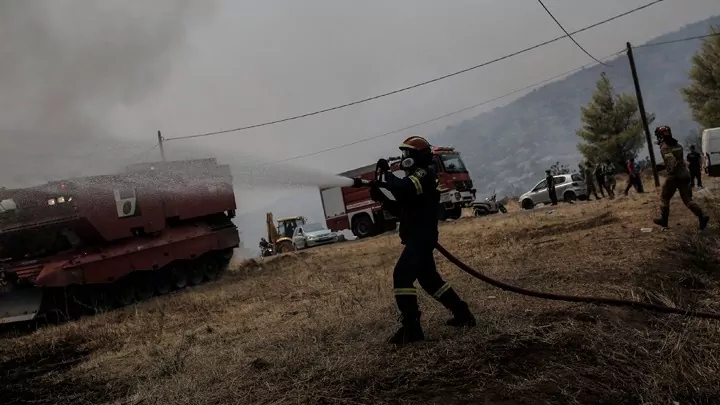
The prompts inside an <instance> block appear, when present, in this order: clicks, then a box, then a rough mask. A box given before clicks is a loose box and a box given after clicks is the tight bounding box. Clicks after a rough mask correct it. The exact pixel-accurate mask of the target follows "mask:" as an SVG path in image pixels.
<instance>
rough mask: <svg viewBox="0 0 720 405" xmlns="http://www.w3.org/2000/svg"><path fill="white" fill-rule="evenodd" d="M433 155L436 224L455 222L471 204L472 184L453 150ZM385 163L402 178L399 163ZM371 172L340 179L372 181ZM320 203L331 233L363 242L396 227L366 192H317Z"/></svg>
mask: <svg viewBox="0 0 720 405" xmlns="http://www.w3.org/2000/svg"><path fill="white" fill-rule="evenodd" d="M433 155H434V158H433V167H434V169H435V170H436V171H437V173H438V176H439V178H440V190H441V195H440V206H439V207H438V210H439V217H440V220H445V219H447V218H453V219H457V218H459V217H460V215H461V209H462V207H468V206H470V205H472V202H473V201H474V200H475V189H474V188H473V182H472V180H471V179H470V174H469V173H468V171H467V168H466V167H465V163H464V162H463V160H462V158H461V157H460V152H458V151H456V150H455V148H451V147H433ZM389 160H390V163H391V167H392V169H393V172H394V173H395V174H396V175H398V176H400V177H403V176H405V173H404V172H403V171H402V169H400V159H399V158H391V159H389ZM374 172H375V165H370V166H364V167H361V168H358V169H355V170H350V171H347V172H345V173H340V176H345V177H360V178H362V179H366V180H372V179H373V178H374ZM320 199H321V200H322V203H323V210H324V211H325V221H326V222H327V226H328V228H330V229H332V230H333V231H336V232H337V231H341V230H345V229H350V230H352V233H353V234H354V235H355V236H357V237H358V238H364V237H368V236H373V235H376V234H378V233H382V232H384V231H387V230H392V229H395V227H396V225H397V218H395V217H393V216H392V215H391V214H390V213H389V212H386V211H384V210H383V209H382V206H381V205H380V204H379V203H376V202H375V201H373V200H372V199H371V198H370V190H369V189H367V188H353V187H333V188H321V189H320Z"/></svg>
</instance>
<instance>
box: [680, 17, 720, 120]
mask: <svg viewBox="0 0 720 405" xmlns="http://www.w3.org/2000/svg"><path fill="white" fill-rule="evenodd" d="M710 31H711V33H713V34H716V35H715V36H712V37H709V38H707V39H705V40H704V41H703V44H702V48H700V51H698V52H697V53H696V54H695V56H693V58H692V68H690V73H688V76H689V77H690V81H691V83H690V85H689V86H687V87H685V88H683V89H682V95H683V98H684V99H685V102H687V103H688V105H689V106H690V110H691V111H692V116H693V119H694V120H695V121H696V122H697V123H698V124H700V125H702V126H704V127H705V128H715V127H720V27H712V28H710Z"/></svg>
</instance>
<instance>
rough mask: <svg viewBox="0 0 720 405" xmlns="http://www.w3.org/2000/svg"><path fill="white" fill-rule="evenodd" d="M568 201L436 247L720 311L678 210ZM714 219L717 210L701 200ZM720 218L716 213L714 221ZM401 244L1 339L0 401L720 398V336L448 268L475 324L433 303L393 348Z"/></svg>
mask: <svg viewBox="0 0 720 405" xmlns="http://www.w3.org/2000/svg"><path fill="white" fill-rule="evenodd" d="M648 185H649V186H648V187H647V188H648V190H649V191H650V192H649V193H648V194H646V195H644V196H633V195H631V196H630V197H627V198H619V199H617V200H615V201H607V200H602V201H600V202H591V203H580V204H576V205H573V206H568V205H563V204H561V205H560V206H558V207H553V208H556V209H550V208H549V207H548V208H544V209H539V210H535V211H532V212H513V213H510V214H507V215H495V216H491V217H484V218H478V219H474V218H463V219H460V220H458V221H455V223H448V224H443V225H442V232H441V233H442V243H443V244H444V245H446V246H447V247H448V248H449V249H450V250H451V251H453V252H455V253H456V254H457V255H458V256H459V257H460V258H462V259H463V260H466V261H467V262H468V263H469V264H471V265H472V266H474V267H476V268H478V269H481V270H482V271H484V272H486V273H487V274H489V275H491V276H494V277H496V278H499V279H502V280H504V281H509V282H512V283H515V284H518V285H521V286H524V287H530V288H534V289H539V290H545V291H553V292H562V293H570V294H592V295H603V296H614V297H624V298H634V299H642V300H650V301H655V302H662V303H665V304H669V305H687V306H697V307H703V308H705V309H708V310H716V311H720V305H719V304H718V303H717V296H718V294H719V293H720V289H719V288H718V283H717V281H716V276H717V270H718V269H719V268H720V264H719V262H718V252H719V249H720V242H719V239H718V233H717V232H716V230H715V229H717V228H718V224H714V225H713V228H714V229H709V230H708V231H707V232H705V233H703V234H702V235H698V234H697V232H696V231H695V226H696V224H695V220H694V218H692V217H691V214H690V213H689V212H687V210H685V209H684V208H683V207H682V206H681V205H680V202H679V201H674V203H673V204H674V205H673V212H672V215H673V216H672V226H673V227H672V228H671V229H670V230H669V231H667V232H660V231H659V230H658V229H657V228H655V229H654V230H653V232H650V233H644V232H641V231H640V228H643V227H650V226H651V225H650V224H651V222H650V219H651V218H652V216H653V215H654V214H655V211H656V207H657V203H656V201H657V197H656V195H655V192H654V191H652V186H651V183H648ZM703 203H704V205H705V206H707V207H708V208H711V207H717V203H716V202H715V201H709V200H706V201H703ZM711 212H712V213H713V214H714V215H715V218H720V211H718V210H717V209H714V208H713V210H712V211H711ZM399 251H400V246H399V244H398V241H397V235H394V234H388V235H383V236H380V237H376V238H373V239H371V240H364V241H354V242H347V243H344V244H338V245H334V246H328V247H325V248H318V249H313V250H310V251H307V252H301V253H298V254H294V255H288V256H284V257H277V258H274V259H273V260H268V261H266V262H265V263H264V264H257V263H254V262H250V263H247V264H245V265H243V266H242V267H240V268H238V269H236V270H235V271H233V272H231V273H230V274H228V275H226V276H225V277H224V278H223V279H222V280H221V281H219V282H217V283H215V284H213V285H206V286H202V287H199V288H195V289H192V290H188V291H185V292H181V293H178V294H174V295H173V296H170V297H165V298H162V299H155V300H153V301H151V302H147V303H143V304H141V305H138V306H136V307H133V308H127V309H123V310H117V311H113V312H109V313H106V314H102V315H99V316H95V317H91V318H86V319H82V320H79V321H76V322H72V323H68V324H64V325H59V326H50V327H45V328H43V329H41V330H39V331H37V332H34V333H32V334H28V335H24V336H18V337H13V338H6V339H4V340H3V341H2V346H0V370H1V371H0V378H2V380H0V381H2V382H0V384H2V385H0V398H2V403H3V404H15V403H47V404H51V403H52V404H59V403H63V404H64V403H73V404H85V403H88V404H89V403H93V404H296V403H300V404H310V403H312V404H336V403H337V404H355V403H368V404H383V403H395V404H405V403H437V404H453V403H488V404H490V403H492V404H538V403H562V404H621V403H631V404H637V403H648V404H671V403H672V401H678V402H679V403H681V404H687V403H703V404H709V403H713V402H716V399H717V398H720V340H718V334H717V332H718V326H719V325H720V323H717V322H712V321H704V320H696V319H685V318H681V317H676V316H659V315H654V314H650V313H642V312H632V311H629V310H624V309H613V308H601V307H591V306H578V305H569V304H564V303H557V302H548V301H540V300H537V299H531V298H526V297H522V296H517V295H511V294H508V293H505V292H502V291H499V290H496V289H493V288H492V287H489V286H487V285H485V284H482V283H480V282H478V281H476V280H474V279H471V278H470V277H469V276H467V275H465V274H464V273H461V272H459V271H458V270H457V269H455V268H453V267H452V266H451V265H450V264H449V263H448V262H447V261H445V260H444V259H442V258H440V257H438V264H439V268H440V270H441V272H442V273H443V274H444V275H445V276H446V277H447V279H448V280H449V281H451V282H452V284H453V285H454V286H456V288H457V289H458V290H459V292H460V294H461V295H462V296H463V297H465V298H466V299H467V300H468V301H469V303H470V305H471V307H472V308H473V309H474V311H475V312H476V313H477V315H478V318H479V320H480V321H481V326H479V327H478V328H476V329H473V330H470V331H464V332H463V331H454V330H449V329H447V328H446V327H445V326H444V325H443V321H444V319H445V318H446V317H447V316H448V314H447V313H446V312H445V311H444V310H443V309H442V308H441V306H440V305H439V304H437V303H435V302H433V301H432V300H431V299H429V298H427V296H425V295H423V296H422V297H421V305H422V307H423V310H424V320H423V322H424V325H425V327H426V334H427V337H428V339H429V341H428V342H425V343H422V344H417V345H413V346H411V347H405V348H393V347H388V346H387V345H386V344H385V343H384V339H385V338H386V335H388V334H390V333H391V332H393V329H394V328H395V327H396V324H395V322H394V321H395V317H396V312H395V308H394V301H393V297H392V288H391V273H392V268H393V266H394V262H395V259H396V257H397V255H398V253H399Z"/></svg>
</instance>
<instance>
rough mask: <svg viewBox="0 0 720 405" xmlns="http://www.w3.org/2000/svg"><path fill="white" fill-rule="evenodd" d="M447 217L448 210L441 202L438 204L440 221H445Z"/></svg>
mask: <svg viewBox="0 0 720 405" xmlns="http://www.w3.org/2000/svg"><path fill="white" fill-rule="evenodd" d="M446 219H447V210H446V209H445V206H444V205H442V204H440V205H439V206H438V221H445V220H446Z"/></svg>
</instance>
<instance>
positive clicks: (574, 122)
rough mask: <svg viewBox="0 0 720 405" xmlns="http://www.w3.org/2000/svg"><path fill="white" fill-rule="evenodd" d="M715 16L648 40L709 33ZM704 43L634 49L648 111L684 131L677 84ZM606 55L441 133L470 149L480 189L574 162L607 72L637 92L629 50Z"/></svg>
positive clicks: (520, 185) (621, 87)
mask: <svg viewBox="0 0 720 405" xmlns="http://www.w3.org/2000/svg"><path fill="white" fill-rule="evenodd" d="M713 24H720V16H716V17H713V18H710V19H708V20H705V21H702V22H698V23H695V24H691V25H688V26H686V27H684V28H682V29H680V30H678V31H676V32H672V33H669V34H666V35H663V36H660V37H657V38H655V39H654V40H652V41H650V42H649V43H654V42H663V41H670V40H676V39H681V38H687V37H692V36H697V35H704V34H707V33H708V28H709V26H710V25H713ZM700 44H701V41H687V42H680V43H675V44H670V45H663V46H657V47H646V48H640V49H637V50H635V59H636V64H637V68H638V75H639V77H640V84H641V87H642V90H643V98H644V101H645V106H646V109H647V111H648V112H652V113H655V114H656V116H657V120H656V123H659V122H663V123H667V124H668V125H671V126H673V128H674V129H675V133H676V134H677V135H678V136H679V137H684V136H685V135H686V134H687V133H688V132H689V131H690V130H691V129H692V128H696V124H695V123H694V122H693V121H692V118H691V115H690V110H689V109H688V107H687V105H686V104H685V102H684V100H683V99H682V96H681V95H680V92H679V89H680V88H681V87H683V86H685V85H686V84H687V83H688V78H687V72H688V71H689V69H690V66H691V63H690V60H691V57H692V55H693V54H694V53H695V52H696V51H697V50H698V49H699V47H700ZM633 45H636V46H637V45H639V44H633ZM608 63H609V64H610V65H611V66H601V65H596V66H594V67H591V68H587V69H584V70H581V71H578V72H576V73H574V74H572V75H570V76H568V77H566V78H565V79H563V80H559V81H556V82H553V83H550V84H547V85H545V86H543V87H540V88H537V89H535V90H533V91H532V92H530V93H528V94H526V95H525V96H523V97H521V98H519V99H517V100H515V101H513V102H511V103H509V104H507V105H505V106H503V107H498V108H495V109H493V110H491V111H489V112H486V113H483V114H480V115H478V116H476V117H474V118H472V119H469V120H466V121H463V122H461V123H459V124H457V125H453V126H450V127H448V128H447V129H446V130H445V131H444V132H443V133H441V134H438V135H437V136H436V137H435V140H436V141H438V142H441V143H443V144H449V145H454V146H456V147H458V148H459V149H460V150H461V151H462V152H463V153H464V154H465V160H466V163H467V165H468V166H469V169H470V171H471V173H472V175H473V179H475V181H476V184H477V187H478V190H479V193H480V194H481V195H482V194H483V193H489V192H492V189H493V188H497V190H498V191H499V192H505V193H520V192H525V191H527V188H528V187H530V186H532V185H533V184H534V183H535V182H536V181H538V180H539V177H541V176H542V175H543V173H544V171H545V170H546V169H547V168H549V166H550V165H551V164H553V163H555V162H556V161H560V162H562V163H565V164H569V165H570V166H571V167H576V165H577V162H578V160H579V158H580V153H579V152H578V151H577V148H576V145H577V143H578V139H579V138H578V137H577V136H576V135H575V130H576V129H578V128H579V127H580V126H581V122H580V107H581V106H583V105H585V104H587V102H588V101H589V100H590V97H591V95H592V93H593V91H594V90H595V83H596V81H597V80H598V79H599V78H600V73H601V72H603V71H604V72H606V73H607V74H608V76H609V77H610V79H611V81H612V83H613V85H614V86H615V89H616V90H617V91H619V92H629V93H633V94H634V87H633V82H632V75H631V73H630V67H629V63H628V60H627V56H625V55H622V56H621V57H618V58H616V59H614V60H611V61H609V62H608ZM569 68H571V67H569ZM478 145H482V147H479V146H478Z"/></svg>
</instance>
